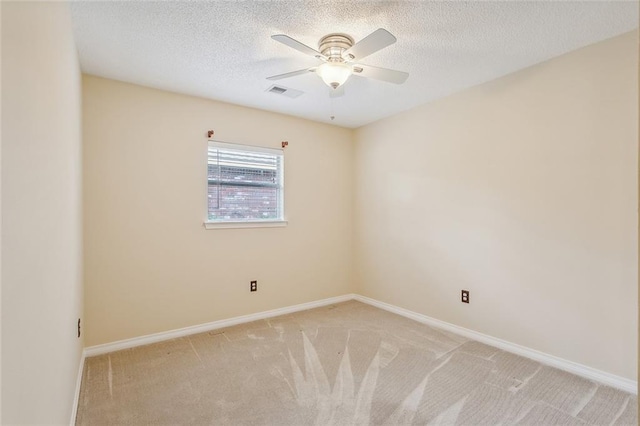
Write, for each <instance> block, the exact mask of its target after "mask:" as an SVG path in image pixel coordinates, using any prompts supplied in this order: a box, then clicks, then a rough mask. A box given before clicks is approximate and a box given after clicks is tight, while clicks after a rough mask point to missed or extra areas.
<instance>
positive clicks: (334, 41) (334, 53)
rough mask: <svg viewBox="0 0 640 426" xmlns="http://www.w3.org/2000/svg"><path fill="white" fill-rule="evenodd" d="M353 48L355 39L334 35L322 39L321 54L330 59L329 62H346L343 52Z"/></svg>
mask: <svg viewBox="0 0 640 426" xmlns="http://www.w3.org/2000/svg"><path fill="white" fill-rule="evenodd" d="M351 46H353V39H352V38H351V37H350V36H348V35H347V34H343V33H333V34H328V35H326V36H324V37H322V38H321V39H320V43H318V47H319V50H320V53H322V54H323V55H324V56H326V57H327V58H329V62H344V61H345V59H344V58H343V57H342V52H344V51H345V50H347V49H350V48H351Z"/></svg>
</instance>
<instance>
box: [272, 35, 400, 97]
mask: <svg viewBox="0 0 640 426" xmlns="http://www.w3.org/2000/svg"><path fill="white" fill-rule="evenodd" d="M271 38H272V39H274V40H276V41H279V42H280V43H282V44H286V45H287V46H289V47H291V48H293V49H296V50H297V51H299V52H302V53H305V54H307V55H310V56H313V57H315V58H317V59H318V60H320V61H322V62H323V63H322V64H320V65H318V66H317V67H311V68H305V69H302V70H298V71H292V72H288V73H284V74H278V75H274V76H271V77H267V80H280V79H283V78H289V77H294V76H296V75H301V74H306V73H309V72H315V73H316V74H317V75H318V76H320V78H322V80H323V81H324V82H325V83H326V84H327V85H328V86H329V87H331V88H332V89H334V91H335V89H337V88H338V87H341V86H342V85H343V84H344V83H345V82H346V81H347V79H348V78H349V77H350V76H351V75H359V76H361V77H368V78H374V79H376V80H382V81H386V82H389V83H395V84H402V83H404V82H405V81H406V80H407V77H409V74H408V73H406V72H402V71H395V70H390V69H387V68H379V67H372V66H371V65H365V64H362V63H360V60H361V59H362V58H365V57H367V56H369V55H371V54H372V53H375V52H377V51H379V50H381V49H384V48H385V47H387V46H390V45H392V44H393V43H395V42H396V38H395V36H394V35H393V34H391V33H390V32H389V31H387V30H385V29H384V28H379V29H377V30H375V31H374V32H372V33H371V34H369V35H368V36H366V37H365V38H363V39H362V40H360V41H359V42H357V43H355V44H354V42H353V38H351V37H350V36H348V35H347V34H342V33H332V34H327V35H326V36H324V37H322V38H321V39H320V42H318V50H315V49H312V48H311V47H309V46H307V45H306V44H303V43H301V42H299V41H298V40H295V39H293V38H291V37H289V36H287V35H284V34H277V35H273V36H271Z"/></svg>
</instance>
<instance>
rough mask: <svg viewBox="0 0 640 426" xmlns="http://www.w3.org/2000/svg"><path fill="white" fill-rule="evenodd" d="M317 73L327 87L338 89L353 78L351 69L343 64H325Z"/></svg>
mask: <svg viewBox="0 0 640 426" xmlns="http://www.w3.org/2000/svg"><path fill="white" fill-rule="evenodd" d="M316 73H317V74H318V75H319V76H320V78H322V81H324V82H325V83H326V84H327V86H329V87H331V88H333V89H337V88H338V87H339V86H342V85H343V84H344V83H345V81H347V79H348V78H349V76H351V73H352V71H351V67H350V66H349V65H347V64H345V63H341V62H325V63H324V64H322V65H320V66H319V67H318V69H317V70H316Z"/></svg>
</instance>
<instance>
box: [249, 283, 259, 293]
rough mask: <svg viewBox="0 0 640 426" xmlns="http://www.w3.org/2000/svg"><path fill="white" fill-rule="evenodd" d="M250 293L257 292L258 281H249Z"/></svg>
mask: <svg viewBox="0 0 640 426" xmlns="http://www.w3.org/2000/svg"><path fill="white" fill-rule="evenodd" d="M250 289H251V291H258V281H251V287H250Z"/></svg>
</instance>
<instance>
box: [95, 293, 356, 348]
mask: <svg viewBox="0 0 640 426" xmlns="http://www.w3.org/2000/svg"><path fill="white" fill-rule="evenodd" d="M353 298H354V295H353V294H345V295H343V296H337V297H330V298H328V299H322V300H317V301H315V302H307V303H301V304H299V305H293V306H287V307H284V308H279V309H272V310H270V311H264V312H258V313H255V314H250V315H242V316H239V317H234V318H229V319H224V320H220V321H213V322H209V323H206V324H200V325H194V326H191V327H185V328H179V329H177V330H169V331H163V332H161V333H155V334H149V335H146V336H140V337H134V338H132V339H126V340H118V341H116V342H112V343H105V344H103V345H96V346H90V347H88V348H85V355H86V356H87V357H91V356H96V355H102V354H106V353H109V352H115V351H119V350H122V349H129V348H134V347H136V346H142V345H148V344H150V343H157V342H162V341H164V340H170V339H175V338H178V337H184V336H189V335H191V334H197V333H203V332H206V331H211V330H216V329H219V328H224V327H231V326H233V325H238V324H244V323H247V322H251V321H257V320H261V319H265V318H272V317H277V316H278V315H285V314H290V313H293V312H299V311H305V310H307V309H313V308H319V307H321V306H327V305H332V304H334V303H340V302H346V301H348V300H353Z"/></svg>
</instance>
